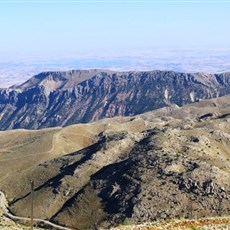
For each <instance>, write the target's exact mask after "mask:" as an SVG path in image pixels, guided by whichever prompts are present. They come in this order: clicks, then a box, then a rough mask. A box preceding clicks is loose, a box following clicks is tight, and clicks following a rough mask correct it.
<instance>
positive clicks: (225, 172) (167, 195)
mask: <svg viewBox="0 0 230 230" xmlns="http://www.w3.org/2000/svg"><path fill="white" fill-rule="evenodd" d="M229 99H230V97H229V96H226V97H222V98H218V99H212V100H207V101H205V100H204V101H201V102H199V103H193V104H191V105H187V106H184V107H182V108H178V107H167V108H163V109H160V110H156V111H155V112H149V113H145V114H142V115H138V116H135V117H126V118H122V117H116V118H113V119H105V120H101V121H98V122H96V123H91V124H87V125H74V126H69V127H66V128H62V129H61V128H56V129H45V130H39V131H25V130H18V131H6V132H2V133H1V134H0V135H1V139H0V140H1V147H2V148H1V154H0V164H1V165H0V175H1V181H0V190H3V191H4V192H5V193H6V194H7V195H8V199H9V200H10V201H11V210H12V211H13V212H14V213H16V214H18V215H23V216H29V210H30V208H29V207H30V206H29V205H30V204H29V202H30V194H29V185H30V180H34V181H35V186H36V189H35V216H36V217H40V218H47V219H51V220H52V221H55V222H57V223H60V224H63V225H67V226H70V227H72V228H74V229H87V228H91V229H92V228H93V226H94V225H100V226H102V227H104V228H108V227H109V226H111V225H116V224H120V223H123V221H124V220H125V219H126V218H129V219H130V220H131V221H132V223H134V224H138V223H142V222H146V221H147V222H149V221H154V220H157V219H171V218H180V217H195V216H196V217H204V216H205V217H206V216H217V215H227V214H229V213H230V203H229V200H230V193H229V192H230V176H229V175H230V153H229V145H230V125H229V119H230V100H229ZM12 137H13V138H12Z"/></svg>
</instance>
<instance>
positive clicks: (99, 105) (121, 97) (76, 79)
mask: <svg viewBox="0 0 230 230" xmlns="http://www.w3.org/2000/svg"><path fill="white" fill-rule="evenodd" d="M229 93H230V74H229V73H225V74H219V75H218V74H213V75H212V74H201V73H196V74H185V73H177V72H165V71H151V72H114V71H102V70H82V71H81V70H76V71H68V72H46V73H41V74H39V75H36V76H34V77H32V78H31V79H30V80H28V81H27V82H25V83H24V84H22V85H20V86H18V87H12V88H9V89H1V90H0V119H1V120H0V127H1V130H6V129H17V128H30V129H37V128H43V127H54V126H66V125H70V124H75V123H80V122H81V123H82V122H83V123H85V122H90V121H95V120H98V119H101V118H105V117H113V116H130V115H136V114H140V113H143V112H147V111H151V110H154V109H158V108H161V107H164V106H167V105H172V104H176V105H178V106H182V105H184V104H187V103H191V102H195V101H198V100H199V99H206V98H213V97H218V96H222V95H226V94H229Z"/></svg>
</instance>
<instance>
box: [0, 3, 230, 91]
mask: <svg viewBox="0 0 230 230" xmlns="http://www.w3.org/2000/svg"><path fill="white" fill-rule="evenodd" d="M229 7H230V1H214V0H212V1H196V0H188V1H186V0H185V1H173V0H171V1H170V0H167V1H164V0H163V1H154V0H152V1H151V0H150V1H127V0H126V1H119V0H110V1H109V0H107V1H96V0H95V1H93V0H90V1H88V0H86V1H79V0H72V1H60V0H59V1H55V0H49V1H43V0H36V1H35V0H31V1H29V0H8V1H6V0H1V1H0V21H1V36H0V44H1V48H0V87H7V86H10V85H12V84H18V83H22V82H23V81H25V80H26V79H28V78H29V77H31V76H33V75H34V74H37V73H39V72H41V71H48V70H54V71H55V70H67V69H84V68H87V69H89V68H106V69H117V70H120V69H122V70H153V69H162V70H175V71H184V72H208V73H213V72H226V71H229V70H230V64H229V63H230V52H229V51H230V39H229V38H230V31H229V30H228V29H227V28H228V22H229V21H230V14H229V12H228V11H229Z"/></svg>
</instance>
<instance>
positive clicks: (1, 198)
mask: <svg viewBox="0 0 230 230" xmlns="http://www.w3.org/2000/svg"><path fill="white" fill-rule="evenodd" d="M0 208H2V210H3V213H4V215H5V216H7V217H9V218H10V219H12V220H23V221H30V218H27V217H21V216H15V215H13V214H12V213H10V211H9V209H8V202H7V200H6V196H5V194H4V193H3V192H2V191H0ZM35 223H36V224H41V225H44V226H50V227H52V228H54V229H60V230H71V228H67V227H63V226H60V225H57V224H54V223H51V222H50V221H48V220H43V219H37V218H34V224H35Z"/></svg>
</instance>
